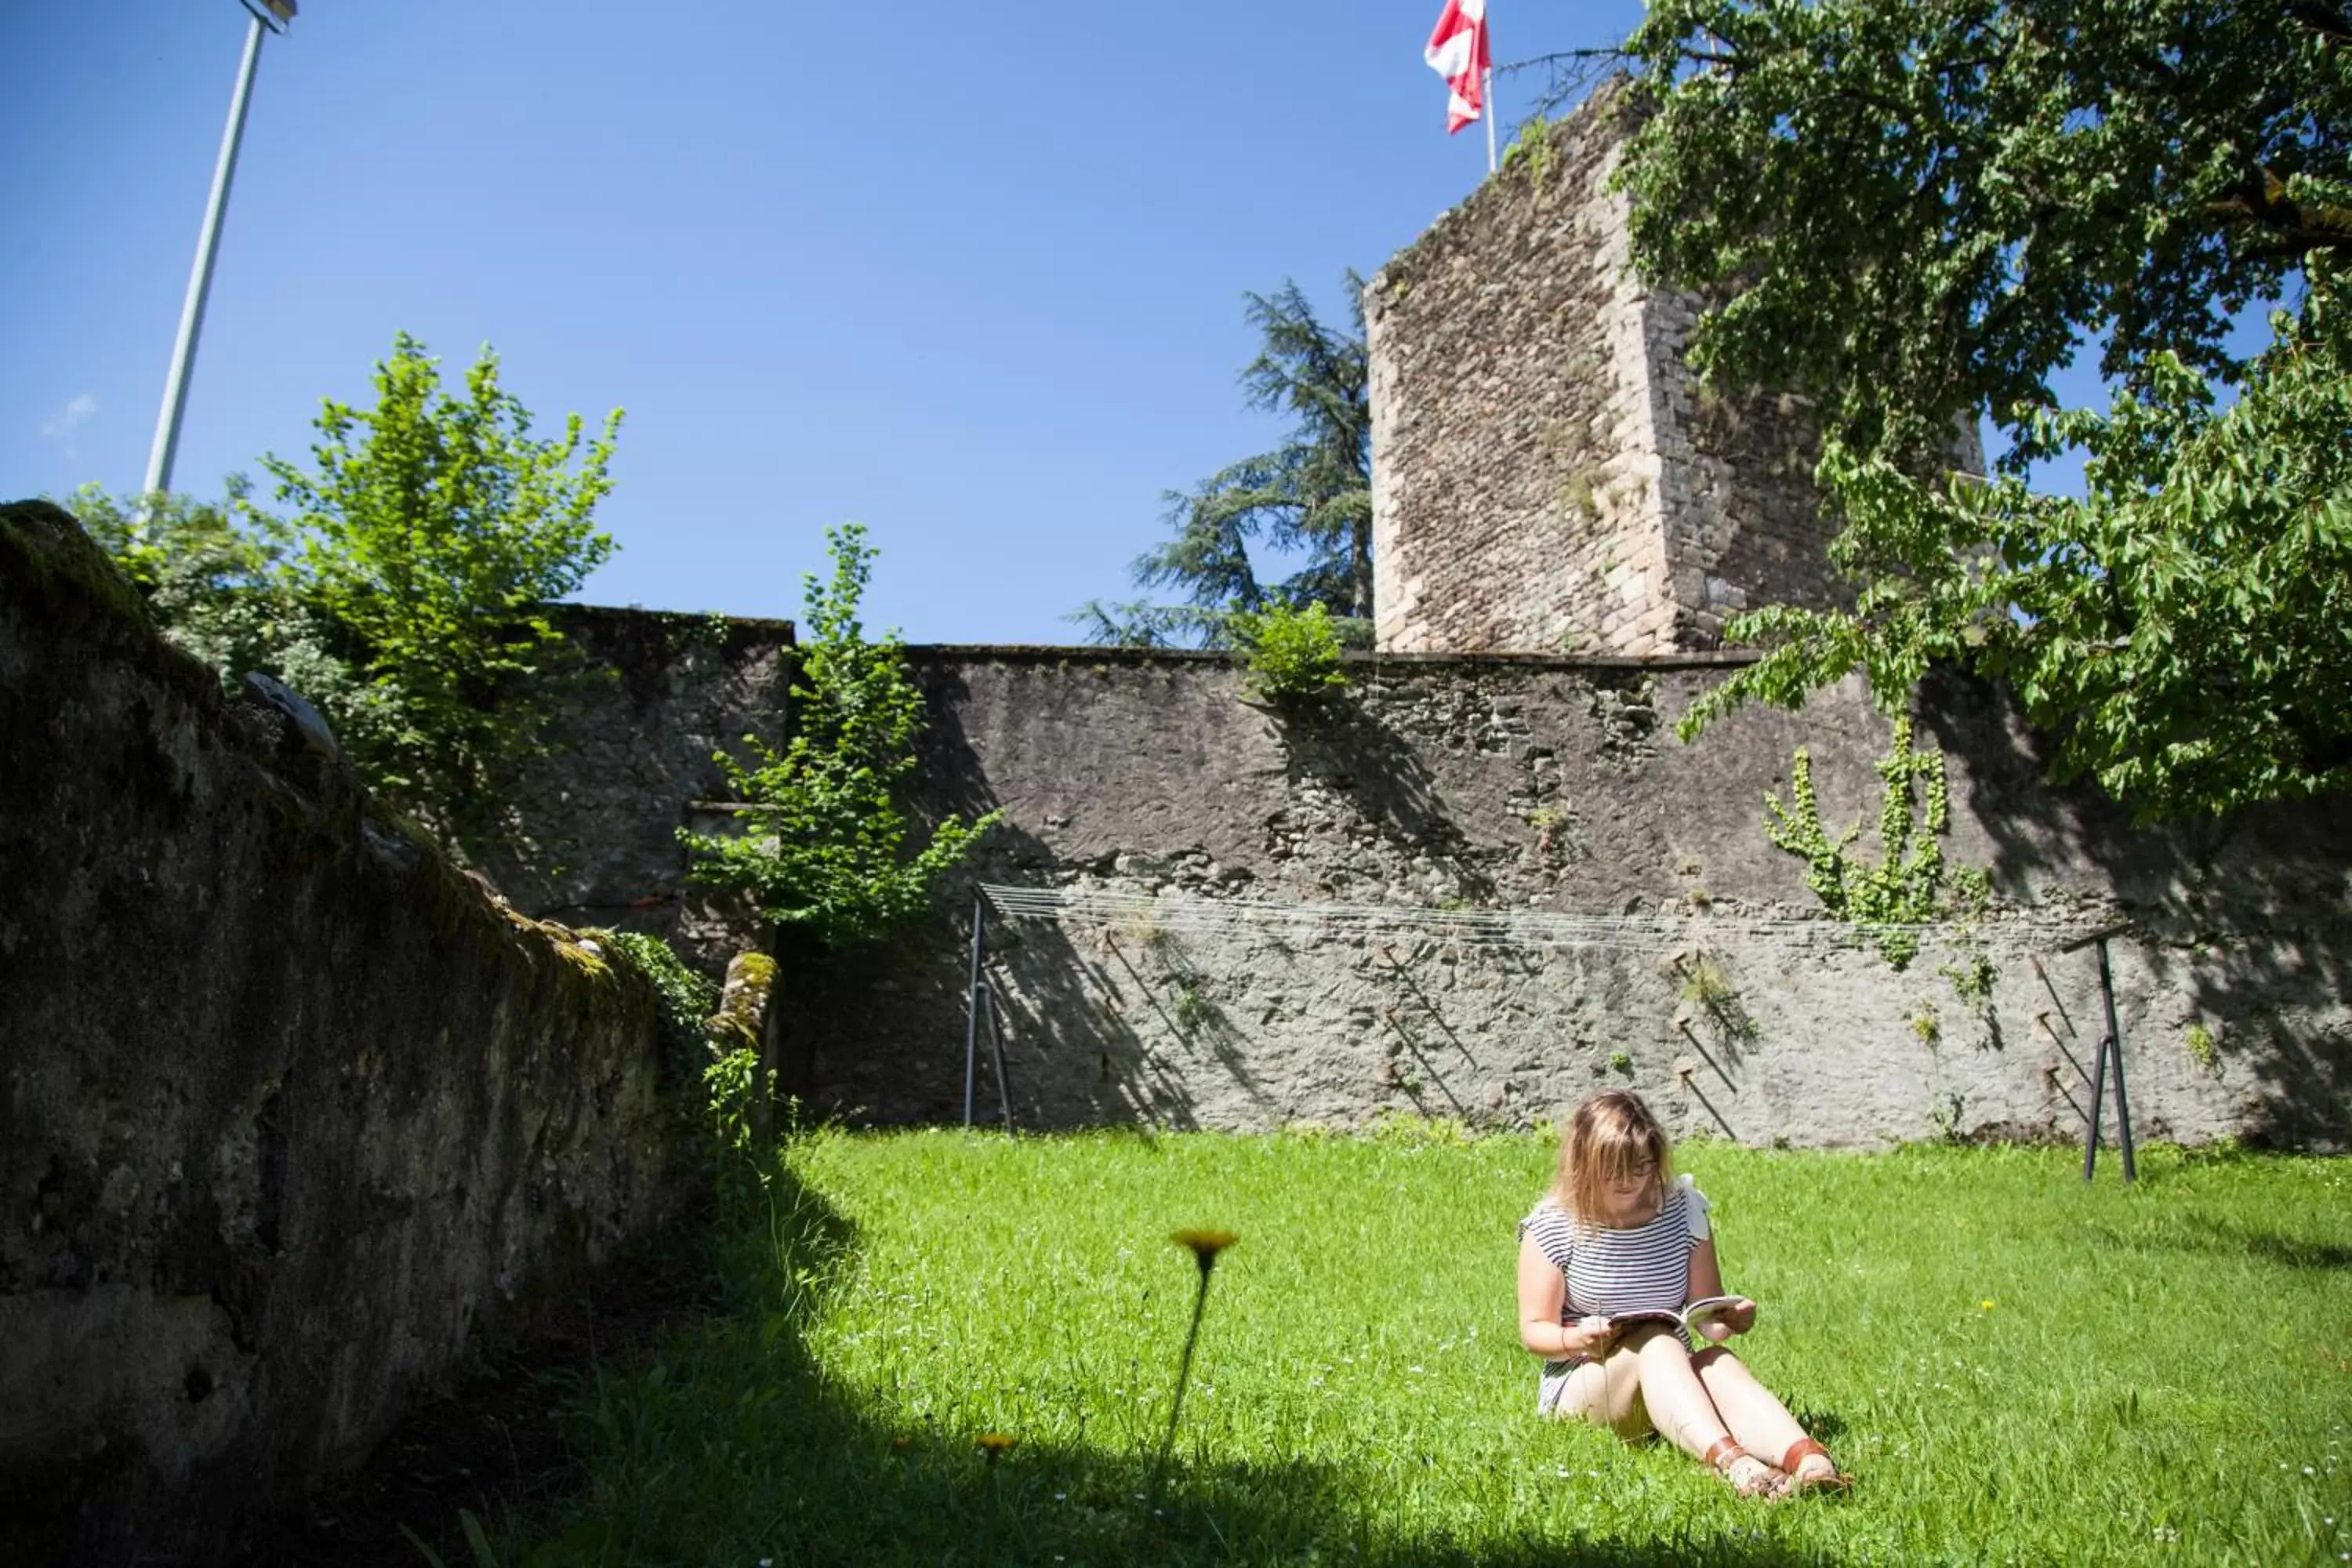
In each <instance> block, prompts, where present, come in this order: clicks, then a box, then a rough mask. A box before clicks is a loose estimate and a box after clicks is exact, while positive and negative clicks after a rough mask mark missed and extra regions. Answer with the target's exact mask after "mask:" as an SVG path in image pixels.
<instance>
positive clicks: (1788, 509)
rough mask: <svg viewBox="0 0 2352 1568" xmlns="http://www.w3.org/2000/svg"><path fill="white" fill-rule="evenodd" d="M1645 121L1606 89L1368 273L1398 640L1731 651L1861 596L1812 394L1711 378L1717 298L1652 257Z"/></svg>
mask: <svg viewBox="0 0 2352 1568" xmlns="http://www.w3.org/2000/svg"><path fill="white" fill-rule="evenodd" d="M1632 129H1633V106H1632V103H1631V102H1630V100H1629V99H1628V98H1627V97H1626V95H1625V94H1623V93H1622V92H1620V91H1612V90H1607V89H1604V90H1603V91H1601V92H1599V93H1596V94H1595V95H1594V97H1593V98H1592V100H1590V101H1588V102H1587V103H1586V104H1585V105H1584V106H1583V107H1582V108H1581V109H1580V110H1577V111H1576V112H1575V113H1574V114H1572V115H1570V116H1569V117H1568V118H1567V119H1565V120H1564V121H1561V122H1560V123H1559V124H1557V125H1555V126H1553V127H1552V128H1551V130H1550V132H1549V136H1548V137H1547V138H1546V139H1545V140H1544V141H1543V142H1541V143H1540V144H1539V145H1538V147H1537V148H1536V149H1535V150H1534V151H1533V152H1532V153H1522V154H1520V155H1518V156H1516V157H1515V158H1514V159H1513V161H1512V163H1511V164H1510V165H1509V166H1508V167H1507V168H1505V169H1504V170H1503V171H1502V173H1501V174H1498V175H1496V177H1495V178H1493V179H1490V180H1488V181H1487V182H1486V184H1485V185H1483V186H1481V187H1480V188H1479V189H1478V190H1477V191H1476V192H1475V193H1474V194H1473V195H1471V196H1470V197H1469V199H1468V200H1466V201H1465V202H1464V203H1463V204H1462V205H1460V206H1458V207H1456V208H1454V210H1453V211H1452V212H1450V213H1448V214H1446V215H1445V216H1444V217H1442V218H1440V219H1439V220H1438V221H1437V223H1436V224H1435V225H1434V226H1432V227H1431V228H1430V230H1429V232H1428V233H1426V234H1424V235H1423V236H1422V237H1421V238H1420V239H1418V240H1416V241H1415V242H1414V243H1413V244H1412V246H1410V247H1407V248H1406V249H1404V250H1403V251H1402V252H1400V253H1399V254H1398V255H1397V257H1396V258H1395V259H1393V260H1391V262H1390V263H1389V264H1388V266H1386V267H1385V268H1381V271H1380V272H1379V274H1378V275H1376V276H1375V277H1374V278H1373V279H1372V280H1371V281H1370V283H1369V284H1367V285H1366V286H1365V290H1364V318H1365V325H1366V329H1367V334H1368V346H1369V350H1370V400H1371V419H1372V536H1373V563H1374V599H1375V616H1376V625H1377V635H1378V642H1379V646H1380V647H1381V648H1383V649H1387V650H1391V651H1396V652H1429V653H1476V652H1489V651H1504V650H1508V651H1521V652H1570V653H1596V654H1625V655H1648V654H1659V653H1670V652H1675V651H1678V650H1686V649H1696V648H1710V647H1715V646H1717V641H1718V640H1719V638H1720V636H1721V633H1722V629H1723V623H1724V622H1725V620H1726V619H1727V618H1728V617H1729V616H1733V615H1736V614H1738V612H1739V611H1740V610H1742V609H1744V608H1746V607H1748V606H1749V605H1764V604H1775V603H1777V604H1799V605H1828V604H1830V603H1832V602H1833V601H1834V600H1835V599H1836V597H1837V596H1838V588H1837V584H1836V583H1835V581H1834V579H1833V578H1832V574H1831V573H1830V570H1829V565H1828V562H1827V559H1826V557H1825V555H1824V549H1825V546H1826V545H1827V543H1828V539H1829V532H1830V531H1829V529H1828V528H1827V527H1826V526H1825V525H1824V524H1823V523H1822V517H1821V506H1820V500H1819V497H1818V496H1817V494H1816V493H1815V491H1814V489H1813V485H1812V471H1813V464H1814V461H1815V459H1816V458H1817V457H1818V455H1819V437H1818V434H1817V432H1816V430H1815V427H1814V424H1813V421H1812V420H1811V417H1810V415H1809V410H1808V408H1807V407H1806V406H1805V405H1804V404H1803V402H1802V400H1800V399H1796V398H1783V397H1770V396H1758V397H1747V398H1738V399H1725V398H1720V397H1717V396H1715V395H1712V394H1709V393H1706V392H1705V391H1703V390H1702V389H1701V388H1700V386H1699V384H1698V379H1697V376H1696V374H1694V373H1693V372H1692V371H1691V370H1690V369H1689V368H1688V367H1687V366H1686V365H1685V363H1683V349H1684V345H1685V342H1686V340H1687V337H1688V334H1689V331H1690V328H1691V325H1692V323H1693V321H1695V320H1696V315H1697V308H1696V303H1695V302H1694V301H1693V300H1690V299H1688V298H1687V297H1685V296H1682V295H1678V294H1675V293H1672V292H1667V291H1660V290H1653V289H1650V288H1649V287H1648V286H1647V285H1645V284H1644V283H1643V281H1642V280H1641V279H1639V278H1638V277H1636V276H1635V275H1634V273H1633V267H1632V263H1631V256H1630V245H1629V238H1628V232H1627V220H1628V210H1629V209H1628V206H1627V202H1626V198H1625V197H1624V196H1622V195H1615V194H1612V193H1611V192H1610V191H1609V189H1608V183H1609V177H1610V175H1611V174H1612V173H1613V172H1614V170H1615V168H1616V166H1617V162H1618V155H1619V153H1620V151H1621V149H1622V146H1623V143H1624V140H1625V137H1626V135H1627V134H1628V132H1630V131H1631V130H1632Z"/></svg>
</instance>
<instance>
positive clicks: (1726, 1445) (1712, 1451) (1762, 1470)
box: [1706, 1433, 1789, 1498]
mask: <svg viewBox="0 0 2352 1568" xmlns="http://www.w3.org/2000/svg"><path fill="white" fill-rule="evenodd" d="M1706 1466H1707V1468H1709V1469H1711V1470H1713V1471H1715V1473H1716V1474H1717V1475H1719V1476H1721V1477H1722V1478H1723V1479H1725V1480H1727V1481H1728V1482H1730V1483H1731V1489H1732V1490H1733V1491H1736V1492H1738V1494H1739V1495H1740V1496H1741V1497H1764V1498H1773V1497H1779V1496H1780V1493H1781V1492H1782V1491H1783V1490H1785V1489H1786V1488H1787V1486H1788V1480H1789V1478H1788V1477H1786V1476H1784V1475H1782V1474H1781V1473H1780V1471H1778V1470H1776V1469H1774V1468H1772V1467H1771V1466H1770V1465H1769V1464H1767V1463H1765V1462H1764V1461H1763V1460H1762V1459H1759V1458H1757V1457H1756V1456H1755V1455H1753V1454H1751V1453H1749V1452H1748V1450H1747V1449H1745V1448H1743V1447H1740V1446H1739V1440H1738V1438H1736V1437H1734V1436H1731V1435H1730V1434H1729V1433H1725V1434H1724V1435H1723V1436H1720V1437H1717V1439H1716V1440H1715V1441H1714V1442H1713V1443H1712V1444H1710V1445H1709V1446H1708V1447H1707V1450H1706Z"/></svg>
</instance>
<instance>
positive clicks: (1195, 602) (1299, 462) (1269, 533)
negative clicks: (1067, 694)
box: [1070, 271, 1372, 647]
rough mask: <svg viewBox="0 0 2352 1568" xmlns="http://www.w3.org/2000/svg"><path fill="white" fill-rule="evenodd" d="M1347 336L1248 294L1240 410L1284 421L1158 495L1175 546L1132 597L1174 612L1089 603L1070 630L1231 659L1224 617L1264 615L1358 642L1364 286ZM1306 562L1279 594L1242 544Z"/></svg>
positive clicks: (1367, 443) (1364, 620) (1367, 468)
mask: <svg viewBox="0 0 2352 1568" xmlns="http://www.w3.org/2000/svg"><path fill="white" fill-rule="evenodd" d="M1346 286H1347V292H1348V300H1349V306H1348V309H1349V331H1339V330H1337V329H1334V328H1331V327H1328V326H1326V325H1324V324H1323V323H1322V322H1321V321H1318V320H1317V319H1316V315H1315V311H1314V308H1313V307H1312V306H1311V305H1309V304H1308V303H1307V296H1306V295H1305V294H1303V293H1301V292H1300V291H1299V288H1298V285H1297V284H1296V283H1290V282H1286V283H1285V284H1284V285H1283V287H1282V289H1281V290H1280V291H1279V292H1277V293H1275V294H1272V295H1265V294H1247V295H1244V296H1243V298H1244V300H1247V301H1248V317H1249V321H1250V324H1251V325H1252V326H1254V327H1255V328H1256V329H1257V331H1258V333H1259V339H1260V346H1259V350H1258V355H1257V357H1256V358H1255V359H1254V360H1252V361H1251V362H1250V363H1249V364H1248V366H1247V367H1245V368H1244V370H1243V372H1242V378H1241V379H1242V386H1243V389H1244V392H1245V393H1246V394H1247V396H1248V399H1249V403H1250V405H1251V406H1252V407H1255V408H1261V409H1265V410H1266V411H1268V412H1272V413H1283V414H1287V415H1289V416H1291V417H1292V420H1293V424H1292V426H1291V430H1290V434H1289V436H1288V437H1286V439H1285V440H1284V442H1283V443H1282V445H1281V446H1279V447H1276V448H1275V449H1274V450H1273V451H1271V452H1265V453H1261V454H1259V455H1258V456H1256V457H1254V458H1243V459H1242V460H1241V461H1240V462H1238V463H1235V464H1234V465H1232V466H1231V467H1229V468H1224V469H1223V470H1222V471H1220V472H1218V473H1216V474H1213V475H1212V476H1210V477H1209V478H1208V479H1203V480H1202V481H1201V482H1200V483H1199V484H1198V485H1196V486H1194V487H1193V489H1192V490H1191V491H1190V492H1189V493H1186V492H1181V491H1173V490H1171V491H1170V492H1169V494H1168V496H1167V500H1168V522H1169V526H1170V527H1171V529H1173V530H1174V532H1175V537H1174V538H1172V539H1171V540H1169V541H1168V542H1166V543H1165V544H1162V545H1160V546H1159V547H1158V548H1157V549H1155V550H1152V551H1150V552H1147V553H1145V554H1144V555H1142V556H1140V557H1139V558H1138V559H1137V561H1136V563H1135V566H1134V578H1135V582H1136V584H1137V586H1139V587H1143V588H1170V589H1174V590H1176V591H1177V592H1179V593H1180V594H1181V595H1182V596H1183V599H1184V601H1185V602H1184V603H1183V604H1181V605H1153V604H1149V603H1143V602H1138V603H1133V604H1125V605H1104V604H1102V603H1101V602H1100V601H1097V602H1095V603H1093V604H1089V605H1087V606H1085V607H1084V608H1082V609H1080V610H1079V611H1077V612H1076V614H1075V615H1073V616H1071V617H1070V618H1071V619H1072V620H1074V621H1078V622H1082V623H1084V624H1086V625H1087V628H1088V631H1087V636H1088V640H1090V641H1093V642H1098V643H1125V644H1131V645H1140V646H1145V647H1160V646H1165V645H1169V644H1180V643H1188V642H1192V643H1199V644H1202V645H1204V646H1208V647H1231V646H1234V641H1235V629H1236V628H1235V627H1234V626H1233V625H1232V624H1230V622H1229V619H1228V617H1229V616H1231V615H1232V614H1233V613H1234V612H1236V611H1256V610H1260V609H1262V608H1264V607H1265V605H1268V604H1269V603H1280V604H1284V605H1289V606H1291V607H1293V608H1295V609H1305V608H1306V607H1307V606H1308V605H1324V606H1326V607H1327V608H1328V611H1329V612H1330V613H1331V614H1332V615H1334V616H1340V617H1343V619H1344V620H1345V621H1346V622H1348V623H1350V625H1349V626H1348V628H1347V629H1349V631H1351V632H1360V630H1361V628H1363V627H1366V626H1369V625H1370V619H1371V614H1372V499H1371V498H1372V492H1371V410H1370V403H1369V401H1368V400H1367V397H1366V384H1367V381H1366V370H1365V360H1364V311H1363V304H1362V293H1363V286H1364V280H1363V279H1361V278H1359V277H1358V276H1356V274H1355V273H1354V272H1353V271H1350V272H1349V273H1348V274H1347V275H1346ZM1261 543H1262V544H1263V545H1265V546H1266V547H1268V548H1271V549H1274V550H1276V551H1279V552H1286V553H1300V552H1303V553H1304V554H1305V556H1306V563H1305V564H1304V565H1303V566H1301V567H1300V568H1299V570H1298V571H1297V572H1296V573H1294V574H1291V575H1290V576H1289V577H1287V578H1286V579H1284V580H1283V581H1281V582H1279V583H1274V584H1267V583H1264V582H1261V581H1260V579H1259V577H1258V574H1257V568H1256V566H1255V563H1254V562H1253V561H1252V559H1251V556H1250V547H1251V546H1252V545H1253V544H1261Z"/></svg>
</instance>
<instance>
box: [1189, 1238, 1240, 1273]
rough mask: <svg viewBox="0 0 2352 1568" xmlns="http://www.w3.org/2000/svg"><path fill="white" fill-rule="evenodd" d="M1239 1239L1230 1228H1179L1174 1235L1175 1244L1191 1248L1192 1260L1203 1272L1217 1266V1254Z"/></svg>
mask: <svg viewBox="0 0 2352 1568" xmlns="http://www.w3.org/2000/svg"><path fill="white" fill-rule="evenodd" d="M1240 1239H1241V1237H1238V1236H1235V1235H1234V1233H1233V1232H1232V1231H1230V1230H1180V1231H1178V1232H1177V1233H1176V1236H1175V1241H1176V1245H1177V1246H1179V1247H1191V1248H1192V1260H1193V1261H1194V1262H1196V1263H1198V1264H1199V1265H1200V1266H1201V1272H1202V1273H1203V1274H1206V1273H1207V1272H1208V1271H1209V1270H1210V1269H1212V1268H1215V1267H1216V1266H1217V1254H1219V1253H1220V1252H1223V1250H1224V1249H1225V1248H1227V1247H1231V1246H1232V1245H1233V1244H1234V1242H1236V1241H1239V1240H1240Z"/></svg>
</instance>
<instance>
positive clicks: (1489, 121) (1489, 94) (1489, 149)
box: [1478, 22, 1495, 174]
mask: <svg viewBox="0 0 2352 1568" xmlns="http://www.w3.org/2000/svg"><path fill="white" fill-rule="evenodd" d="M1478 25H1479V26H1480V27H1482V28H1483V27H1484V26H1486V24H1485V23H1484V22H1481V23H1479V24H1478ZM1478 36H1479V37H1482V38H1483V37H1486V34H1485V33H1484V32H1481V33H1480V34H1479V35H1478ZM1488 47H1490V48H1491V47H1493V46H1492V45H1489V46H1488ZM1478 118H1479V119H1481V120H1484V121H1486V173H1488V174H1493V173H1494V172H1495V68H1494V67H1493V66H1488V67H1487V68H1486V96H1485V97H1484V98H1483V99H1481V100H1479V104H1478Z"/></svg>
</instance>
